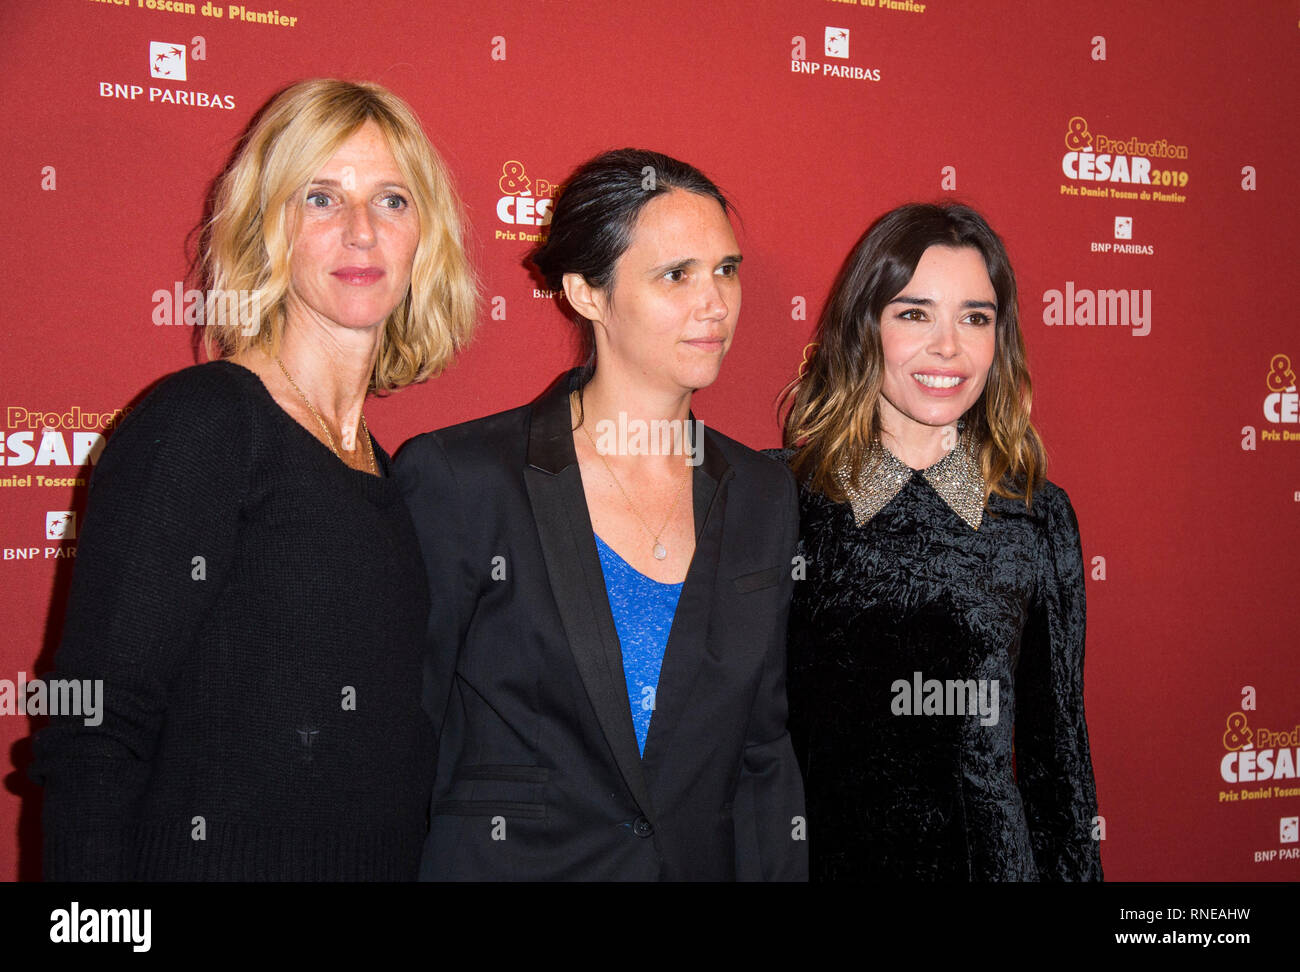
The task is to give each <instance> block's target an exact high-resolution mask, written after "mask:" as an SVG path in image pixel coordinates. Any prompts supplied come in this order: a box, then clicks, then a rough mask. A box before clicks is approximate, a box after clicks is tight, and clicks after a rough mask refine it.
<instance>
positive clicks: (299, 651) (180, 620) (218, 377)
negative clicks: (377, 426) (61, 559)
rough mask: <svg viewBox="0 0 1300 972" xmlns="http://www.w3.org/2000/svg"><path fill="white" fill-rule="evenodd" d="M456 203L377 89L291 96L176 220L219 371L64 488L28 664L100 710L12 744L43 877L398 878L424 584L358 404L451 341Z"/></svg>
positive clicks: (421, 367)
mask: <svg viewBox="0 0 1300 972" xmlns="http://www.w3.org/2000/svg"><path fill="white" fill-rule="evenodd" d="M455 198H456V197H455V195H454V192H453V191H452V188H451V184H450V180H449V179H448V176H447V172H446V169H445V167H444V165H443V163H442V162H441V160H440V159H439V158H438V156H437V154H436V153H435V152H434V150H433V148H432V147H431V146H430V145H429V143H428V140H427V139H426V138H425V136H424V134H423V132H422V131H421V129H420V125H419V122H418V121H417V119H416V118H415V116H414V115H413V114H412V112H411V111H410V109H409V108H408V107H407V106H406V105H405V104H404V103H403V102H401V101H400V100H399V99H398V98H396V97H395V96H394V95H393V94H391V93H390V92H388V91H386V90H384V89H383V88H380V87H378V86H377V85H372V84H353V83H348V82H343V81H333V80H316V81H306V82H302V83H300V84H296V85H293V86H292V87H290V88H288V89H287V90H285V91H284V92H282V93H281V94H280V95H278V96H277V97H276V98H275V99H274V100H273V101H272V102H271V104H270V105H269V106H268V107H267V108H266V109H265V110H264V111H263V112H262V113H261V114H260V116H259V118H258V120H257V121H256V123H255V124H254V126H253V127H252V128H251V130H250V131H249V132H248V133H247V135H246V137H245V139H244V141H243V144H242V146H241V148H240V151H239V152H238V154H237V157H236V158H235V160H234V162H233V163H232V165H231V166H230V168H229V169H228V170H227V171H226V172H225V174H224V175H223V176H222V178H221V180H220V182H219V185H218V191H217V195H216V201H215V206H214V213H213V216H212V220H211V223H210V225H209V226H208V228H207V232H206V234H205V244H204V262H203V266H204V270H205V276H206V283H207V284H208V286H209V291H208V303H207V311H208V324H209V325H210V327H209V331H208V339H209V342H210V345H211V346H212V347H214V348H215V349H216V351H217V353H218V355H219V360H215V361H211V362H209V363H207V364H202V365H198V366H196V367H192V368H187V369H185V370H183V371H181V372H179V373H177V374H175V375H173V376H171V377H170V378H168V379H166V380H165V381H163V382H162V383H161V384H160V385H159V386H158V388H157V389H156V390H155V391H153V393H152V394H150V395H149V397H148V398H147V399H146V400H145V401H144V402H143V404H141V405H140V406H139V407H138V408H136V409H135V410H134V411H133V412H132V413H131V415H130V417H129V418H128V419H127V421H126V422H124V423H123V425H122V427H121V428H120V429H119V430H118V431H117V432H116V433H115V434H114V435H113V437H112V440H111V441H110V443H109V445H108V447H107V449H106V450H105V452H104V455H103V457H102V459H101V461H100V463H99V465H98V466H97V467H96V470H95V474H94V476H93V478H92V480H91V484H90V499H89V509H88V513H87V520H86V527H85V530H84V532H83V535H82V539H81V541H80V544H79V547H80V549H79V556H78V562H77V569H76V573H75V576H74V579H73V588H72V593H71V600H70V607H69V610H68V615H67V622H66V627H65V632H64V637H63V642H62V645H61V647H60V649H59V653H58V656H57V658H56V667H57V669H58V673H59V675H60V676H63V677H71V678H80V679H102V681H103V686H104V699H105V706H104V708H105V710H106V712H105V714H104V717H103V720H102V723H101V724H99V725H97V726H94V727H91V726H88V725H85V724H83V722H82V721H81V720H78V719H73V718H64V719H56V720H55V721H54V722H53V723H52V725H51V726H50V727H49V728H48V729H46V730H45V731H43V732H42V733H41V734H40V735H39V737H38V739H37V745H36V748H37V763H36V766H35V767H34V771H33V775H34V776H36V777H37V778H38V779H40V780H41V781H42V782H43V783H44V785H45V788H46V796H45V809H44V814H45V816H44V828H45V874H46V878H47V879H54V880H95V879H105V880H406V879H411V878H414V877H415V875H416V870H417V865H418V862H419V856H420V847H421V844H422V842H423V840H424V836H425V829H426V811H427V800H428V794H429V788H430V785H431V773H432V770H433V762H434V733H433V728H432V726H431V725H430V723H429V721H428V719H427V717H426V716H425V714H424V713H423V711H422V708H421V705H420V697H419V686H420V677H421V671H422V661H421V656H422V650H423V637H424V629H425V624H426V621H427V614H428V594H427V591H426V590H425V586H424V583H423V581H422V577H423V566H422V564H421V559H420V551H419V547H418V545H417V542H416V539H415V536H414V533H413V528H412V525H411V520H410V516H409V514H408V513H407V511H406V507H405V505H404V503H403V502H402V498H401V495H400V493H399V491H398V489H397V486H396V483H395V481H394V480H393V479H391V478H390V472H391V467H390V464H389V459H388V455H387V454H386V453H385V452H384V450H383V449H382V448H381V447H380V446H379V444H378V443H377V442H376V441H375V440H374V438H373V437H372V436H371V435H370V434H369V430H368V429H367V426H366V420H365V416H364V413H363V407H364V404H365V400H366V397H367V395H368V394H369V393H371V392H380V391H387V390H390V389H394V388H398V387H401V386H403V385H407V384H410V383H412V382H417V381H421V380H424V379H426V378H427V377H429V376H430V375H432V374H434V373H436V372H437V371H438V370H440V369H441V368H442V367H443V366H444V365H445V364H446V363H447V362H448V361H449V360H450V358H451V356H452V355H453V354H454V352H455V351H456V350H457V349H458V348H459V347H460V346H461V345H463V344H464V343H465V341H467V340H468V338H469V336H470V333H471V330H472V327H473V319H474V307H475V286H474V281H473V278H472V275H471V272H470V270H469V267H468V266H467V264H466V261H465V257H464V254H463V252H462V249H461V241H460V234H461V231H460V215H459V212H458V209H457V204H456V202H455Z"/></svg>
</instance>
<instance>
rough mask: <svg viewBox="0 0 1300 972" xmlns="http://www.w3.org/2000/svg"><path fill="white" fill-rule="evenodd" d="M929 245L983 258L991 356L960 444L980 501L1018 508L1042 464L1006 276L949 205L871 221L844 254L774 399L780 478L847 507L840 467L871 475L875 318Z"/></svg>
mask: <svg viewBox="0 0 1300 972" xmlns="http://www.w3.org/2000/svg"><path fill="white" fill-rule="evenodd" d="M932 246H952V247H973V248H974V249H976V250H978V251H979V252H980V254H981V255H982V256H983V257H984V264H985V266H986V267H987V268H988V273H989V280H990V281H991V282H992V284H993V290H994V292H995V293H996V294H997V302H998V312H997V322H996V324H995V327H996V331H995V332H994V333H995V348H994V352H993V364H992V366H991V367H990V368H989V374H988V379H987V381H986V382H985V385H984V391H983V392H982V393H981V395H980V397H979V400H978V401H976V403H975V404H974V405H972V406H971V407H970V409H969V410H968V411H967V412H966V414H965V416H963V418H964V429H963V434H964V435H967V436H969V437H970V441H971V442H972V443H973V446H974V450H975V454H976V456H977V457H978V458H979V464H980V469H981V471H982V473H983V477H984V501H985V503H987V502H988V498H989V496H990V494H993V493H997V494H998V495H999V496H1004V497H1007V498H1010V499H1023V500H1024V502H1025V505H1026V506H1028V505H1030V504H1031V503H1032V501H1033V491H1034V489H1035V488H1037V487H1038V486H1040V485H1041V484H1042V482H1043V478H1044V476H1045V474H1046V470H1047V454H1046V452H1045V451H1044V449H1043V443H1042V440H1041V439H1040V438H1039V436H1038V432H1037V431H1036V430H1035V429H1034V426H1033V424H1032V423H1031V422H1030V421H1029V412H1030V405H1031V403H1032V401H1033V391H1032V385H1031V383H1030V380H1029V368H1028V366H1027V365H1026V362H1025V342H1024V338H1023V337H1021V334H1020V316H1019V313H1018V311H1017V305H1016V277H1015V274H1014V273H1013V272H1012V270H1011V262H1010V260H1008V258H1007V251H1006V248H1005V247H1004V246H1003V244H1002V240H1000V239H999V238H998V235H997V234H996V233H994V232H993V230H992V228H991V227H990V226H989V224H988V222H987V221H986V220H985V219H984V217H983V216H981V215H980V214H979V213H977V212H976V211H975V210H973V209H971V208H970V207H969V206H962V205H958V204H953V203H948V204H939V205H931V204H925V203H910V204H908V205H906V206H900V207H899V208H898V209H895V210H892V211H891V212H888V213H886V214H885V215H884V216H882V217H880V219H878V220H876V222H875V223H873V224H872V226H871V228H870V229H868V230H867V232H866V235H864V236H863V237H862V239H861V240H860V241H859V242H858V244H857V246H855V247H854V248H853V252H852V253H850V254H849V258H848V260H847V261H845V264H844V267H843V269H841V270H840V273H839V276H838V277H837V278H836V281H835V286H834V289H833V290H832V292H831V296H830V299H829V300H828V301H827V303H826V307H825V309H824V310H823V311H822V315H821V318H820V319H819V320H818V322H817V332H816V335H815V337H814V341H815V342H816V344H815V348H814V350H813V352H812V355H811V356H810V357H809V358H808V361H807V367H806V369H804V370H802V371H801V373H800V376H799V377H798V378H796V379H795V380H794V381H793V382H791V383H790V384H789V385H788V386H787V387H786V389H785V391H784V393H783V394H782V403H783V407H786V406H788V407H789V412H788V413H787V414H786V418H785V444H786V445H787V446H790V447H795V448H797V449H798V451H797V452H796V453H795V456H794V459H793V460H792V462H791V469H792V471H793V472H794V475H795V478H796V479H798V480H799V481H800V482H803V483H806V484H807V486H808V488H810V489H811V490H813V491H815V492H819V493H822V494H823V495H825V496H826V497H828V498H829V499H831V500H833V501H835V502H837V503H843V502H846V500H847V496H846V495H845V491H844V484H843V482H842V481H841V478H840V474H839V471H840V470H841V469H843V468H844V467H845V466H847V472H848V475H849V477H850V479H852V480H854V481H856V480H858V479H859V477H862V476H864V475H865V476H870V475H872V472H873V467H874V461H873V460H872V458H871V455H872V451H873V449H872V447H873V444H875V443H879V442H880V431H881V430H880V397H881V387H882V384H883V381H884V351H883V349H882V347H881V343H880V315H881V313H882V312H883V311H884V309H885V306H886V305H887V304H888V303H889V302H890V301H891V300H893V299H894V298H895V297H896V296H898V294H900V293H901V292H902V291H903V289H904V288H905V287H906V286H907V284H908V282H909V281H910V280H911V279H912V275H913V274H914V273H915V272H916V266H917V264H918V263H920V261H921V256H922V255H923V254H924V253H925V251H926V250H927V249H929V248H930V247H932Z"/></svg>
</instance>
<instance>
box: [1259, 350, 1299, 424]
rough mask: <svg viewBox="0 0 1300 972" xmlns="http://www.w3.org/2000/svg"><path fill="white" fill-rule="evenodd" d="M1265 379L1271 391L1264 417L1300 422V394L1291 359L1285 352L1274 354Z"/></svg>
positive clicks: (1266, 400)
mask: <svg viewBox="0 0 1300 972" xmlns="http://www.w3.org/2000/svg"><path fill="white" fill-rule="evenodd" d="M1265 380H1266V382H1267V385H1268V392H1269V393H1268V395H1267V396H1266V397H1265V398H1264V418H1265V419H1267V420H1268V421H1270V422H1279V423H1281V422H1287V423H1292V424H1294V423H1300V394H1297V392H1296V380H1295V372H1294V371H1292V370H1291V359H1290V358H1288V357H1287V356H1286V355H1285V354H1275V355H1273V360H1272V361H1270V362H1269V363H1268V377H1267V378H1266V379H1265Z"/></svg>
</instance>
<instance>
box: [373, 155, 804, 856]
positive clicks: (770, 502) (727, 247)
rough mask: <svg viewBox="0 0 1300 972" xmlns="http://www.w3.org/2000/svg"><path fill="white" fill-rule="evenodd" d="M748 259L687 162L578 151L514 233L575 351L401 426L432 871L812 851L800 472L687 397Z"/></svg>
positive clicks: (718, 197) (722, 348) (710, 359)
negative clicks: (546, 213)
mask: <svg viewBox="0 0 1300 972" xmlns="http://www.w3.org/2000/svg"><path fill="white" fill-rule="evenodd" d="M740 260H741V255H740V249H739V247H738V245H737V243H736V238H735V234H734V233H733V231H732V228H731V223H730V220H729V218H728V206H727V202H726V199H725V198H724V197H723V196H722V194H721V192H720V191H719V190H718V188H717V187H716V186H715V185H714V184H713V183H712V182H710V181H709V180H708V179H707V178H706V177H705V176H704V175H702V174H701V173H700V172H699V171H698V170H697V169H695V168H693V167H691V166H689V165H686V164H685V163H682V162H679V161H677V160H675V159H671V158H668V157H667V156H663V155H659V154H657V153H653V152H645V151H637V150H630V149H629V150H623V151H618V152H610V153H607V154H605V155H602V156H599V157H597V158H595V159H593V160H592V161H590V162H588V163H587V164H586V165H584V166H583V167H582V168H580V169H579V170H578V171H577V172H576V173H575V174H574V175H573V177H572V178H571V179H569V180H568V182H567V184H566V187H565V189H564V191H563V193H562V195H561V196H560V197H559V199H558V200H557V203H556V207H555V210H554V217H553V221H552V223H551V227H550V234H549V237H548V239H547V240H546V241H545V242H544V243H543V244H542V245H541V246H540V247H539V248H538V250H537V251H536V253H535V255H534V261H535V263H536V266H537V267H538V269H539V270H540V271H541V274H542V276H543V277H544V278H545V279H546V282H547V285H548V286H549V287H551V288H554V289H563V291H564V294H565V297H566V299H567V302H568V306H569V307H570V308H571V310H572V314H573V319H574V321H575V323H576V324H577V326H578V328H579V331H580V333H581V335H582V339H583V344H584V352H585V353H584V362H583V364H582V366H581V367H579V368H576V369H574V370H572V371H570V372H568V373H566V374H564V375H561V376H560V377H559V379H557V380H556V381H555V382H554V383H553V385H552V386H551V388H550V389H549V390H548V391H547V392H545V393H544V394H543V395H542V396H541V397H540V398H538V399H537V400H536V401H535V402H533V403H532V404H531V405H527V406H524V407H522V408H516V409H514V410H512V411H508V412H503V413H501V414H498V415H493V416H490V417H488V418H484V419H480V420H478V421H475V422H469V423H467V424H464V425H459V426H455V427H453V428H449V429H443V430H441V431H437V432H431V433H427V434H425V435H422V436H419V437H417V438H416V439H414V440H412V441H411V442H410V443H408V444H407V446H406V447H405V448H404V449H403V450H402V453H401V456H400V457H399V459H398V462H397V471H398V477H399V480H400V481H401V483H402V485H403V490H404V494H405V496H406V499H407V502H408V504H409V506H410V508H411V512H412V516H413V517H414V520H415V524H416V530H417V533H418V535H419V538H420V542H421V545H422V548H423V551H424V557H425V563H426V567H427V570H428V574H429V585H430V591H431V593H432V597H433V610H432V612H431V615H430V621H429V643H430V656H429V663H428V666H427V668H426V679H425V692H426V695H425V704H426V706H427V707H428V709H429V711H430V713H431V714H432V715H433V717H434V720H435V724H438V725H440V726H441V740H440V748H439V761H438V778H437V782H436V784H435V786H434V797H433V800H434V802H433V816H432V824H431V832H430V835H429V839H428V842H427V843H426V846H425V855H424V861H423V865H422V875H423V876H424V877H426V878H430V879H435V880H439V879H468V880H495V879H516V880H566V879H571V880H660V879H664V880H731V879H735V878H742V879H745V878H753V879H777V880H780V879H785V880H795V879H802V878H804V877H805V876H806V860H807V858H806V852H805V850H804V847H805V844H804V842H803V839H802V838H803V828H802V813H803V791H802V783H801V780H800V777H799V770H798V766H797V763H796V761H795V758H794V752H793V749H792V748H791V745H790V738H789V736H788V734H787V732H786V725H785V717H786V708H785V629H786V618H787V611H788V605H789V598H790V591H791V587H792V580H791V558H792V556H793V554H794V547H795V542H796V529H797V517H796V506H795V490H794V482H793V480H792V479H791V477H790V475H789V473H788V472H787V470H785V469H784V468H783V467H782V466H781V465H780V464H779V463H775V462H773V461H772V460H770V459H767V458H765V457H763V456H761V455H759V454H757V453H755V452H753V451H751V450H749V449H747V448H746V447H744V446H742V445H740V444H739V443H737V442H734V441H733V440H731V439H729V438H727V437H726V436H723V435H720V434H718V433H717V432H715V431H714V430H713V429H705V428H704V427H703V426H702V425H701V424H700V423H697V422H696V421H695V420H694V419H693V417H692V415H691V412H690V403H691V395H692V393H693V392H694V391H695V390H696V389H698V388H704V387H706V386H707V385H710V384H712V382H713V381H714V380H715V379H716V378H717V377H718V372H719V369H720V368H721V365H722V359H723V357H724V356H725V355H726V353H727V349H728V348H729V347H730V345H731V341H732V338H733V335H734V332H735V327H736V317H737V314H738V313H739V310H740V280H739V278H738V276H737V273H738V270H739V267H740Z"/></svg>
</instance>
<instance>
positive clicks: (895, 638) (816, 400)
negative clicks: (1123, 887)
mask: <svg viewBox="0 0 1300 972" xmlns="http://www.w3.org/2000/svg"><path fill="white" fill-rule="evenodd" d="M814 340H815V341H816V346H815V350H814V351H813V353H812V355H811V357H810V359H809V361H808V365H807V368H806V370H805V371H804V372H803V373H802V374H801V375H800V377H799V379H798V380H797V381H795V382H794V383H792V385H791V386H790V387H789V388H788V389H787V399H788V401H789V402H790V411H789V413H788V415H787V418H786V426H785V429H786V442H787V445H788V446H789V447H790V448H788V449H786V450H785V451H784V452H783V453H782V456H783V458H785V459H786V460H787V461H788V462H789V463H790V466H791V468H792V470H793V472H794V474H795V478H796V479H797V480H798V481H799V483H800V546H801V550H800V552H801V555H802V556H803V558H804V564H805V565H806V571H807V576H806V579H804V580H802V581H800V583H799V584H798V585H797V586H796V589H795V594H794V599H793V603H792V606H791V614H790V633H789V657H790V682H789V698H790V730H791V735H792V736H793V737H794V740H795V748H796V751H797V753H798V755H799V758H800V760H801V763H802V766H803V769H804V773H805V785H806V788H807V805H808V833H809V842H810V843H809V853H810V855H811V860H812V875H813V878H814V879H821V880H834V879H867V880H873V879H884V880H898V881H938V880H951V881H997V880H1039V879H1041V880H1096V879H1100V878H1101V859H1100V855H1099V852H1098V845H1097V843H1096V842H1095V841H1094V840H1092V839H1091V828H1092V821H1093V819H1094V816H1095V814H1096V792H1095V785H1094V782H1093V772H1092V762H1091V758H1090V755H1089V748H1088V730H1087V725H1086V723H1085V720H1084V713H1083V649H1084V634H1085V612H1084V586H1083V561H1082V552H1081V548H1080V540H1079V531H1078V523H1077V521H1076V519H1075V515H1074V510H1073V507H1072V506H1071V504H1070V500H1069V498H1068V497H1067V496H1066V494H1065V492H1064V491H1063V490H1061V489H1060V488H1059V487H1057V486H1055V485H1053V484H1052V483H1051V482H1049V481H1047V480H1046V479H1045V478H1044V470H1045V468H1046V458H1045V455H1044V452H1043V446H1042V442H1041V441H1040V439H1039V437H1038V433H1037V432H1036V431H1035V430H1034V427H1033V425H1032V424H1031V422H1030V402H1031V394H1030V388H1031V386H1030V380H1029V371H1028V367H1027V365H1026V363H1025V346H1024V341H1023V339H1022V337H1021V334H1020V326H1019V321H1018V318H1017V312H1016V284H1015V276H1014V274H1013V273H1012V270H1011V264H1010V261H1009V260H1008V258H1007V254H1006V250H1005V248H1004V247H1003V244H1002V241H1001V240H1000V239H999V238H998V236H997V234H996V233H994V232H993V230H992V229H991V228H990V227H989V225H988V223H987V222H986V221H985V220H984V218H983V217H982V216H980V214H979V213H977V212H975V211H974V210H973V209H970V208H968V207H966V206H960V205H941V206H939V205H922V204H913V205H907V206H902V207H900V208H898V209H895V210H893V211H892V212H890V213H887V214H886V215H885V216H883V217H881V218H880V219H879V220H878V221H877V222H876V223H875V224H874V225H873V226H872V227H871V228H870V230H869V231H868V232H867V233H866V235H865V236H864V237H863V238H862V240H861V241H860V242H859V243H858V245H857V246H856V247H855V249H854V250H853V252H852V254H850V256H849V259H848V261H847V262H846V264H845V266H844V268H843V270H842V271H841V273H840V275H839V277H838V279H837V280H836V283H835V286H834V290H833V292H832V294H831V297H830V299H829V301H828V302H827V305H826V309H825V311H824V313H823V314H822V316H821V319H820V322H819V324H818V328H817V334H816V337H815V339H814ZM1013 746H1014V759H1013Z"/></svg>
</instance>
